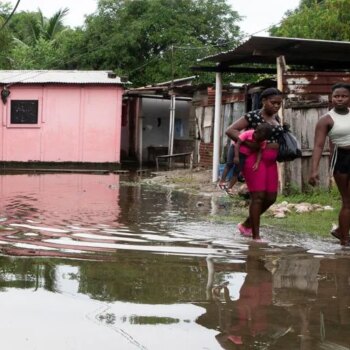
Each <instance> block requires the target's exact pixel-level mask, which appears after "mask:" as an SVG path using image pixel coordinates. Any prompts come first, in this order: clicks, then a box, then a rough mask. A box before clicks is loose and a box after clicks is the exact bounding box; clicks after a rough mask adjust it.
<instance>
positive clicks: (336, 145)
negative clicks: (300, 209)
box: [309, 83, 350, 246]
mask: <svg viewBox="0 0 350 350" xmlns="http://www.w3.org/2000/svg"><path fill="white" fill-rule="evenodd" d="M349 103H350V85H349V84H345V83H338V84H335V85H333V86H332V105H333V108H332V109H331V110H330V111H329V112H328V113H327V114H325V115H324V116H322V117H321V118H320V119H319V121H318V122H317V124H316V128H315V141H314V149H313V152H312V158H311V173H310V177H309V184H310V185H312V186H315V185H316V184H317V183H318V181H319V164H320V159H321V156H322V151H323V148H324V145H325V141H326V138H327V137H329V140H330V142H331V146H332V147H331V148H332V149H333V151H332V154H333V155H332V160H331V174H332V173H333V176H334V180H335V183H336V185H337V188H338V190H339V193H340V195H341V209H340V212H339V215H338V227H337V228H335V229H333V230H332V231H331V234H332V235H333V236H334V237H336V238H338V239H340V244H341V245H343V246H349V245H350V237H349V230H350V109H349V107H348V106H349Z"/></svg>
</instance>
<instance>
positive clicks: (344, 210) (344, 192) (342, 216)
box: [334, 173, 350, 245]
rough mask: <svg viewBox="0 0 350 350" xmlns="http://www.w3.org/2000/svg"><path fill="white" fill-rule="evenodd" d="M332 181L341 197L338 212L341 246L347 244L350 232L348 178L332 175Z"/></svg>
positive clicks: (349, 178)
mask: <svg viewBox="0 0 350 350" xmlns="http://www.w3.org/2000/svg"><path fill="white" fill-rule="evenodd" d="M334 180H335V183H336V184H337V187H338V190H339V192H340V195H341V200H342V206H341V208H340V211H339V216H338V220H339V227H338V229H337V231H338V233H339V234H340V237H341V238H340V242H341V244H342V245H347V244H349V230H350V176H349V175H348V174H339V173H338V174H334Z"/></svg>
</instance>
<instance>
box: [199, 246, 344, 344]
mask: <svg viewBox="0 0 350 350" xmlns="http://www.w3.org/2000/svg"><path fill="white" fill-rule="evenodd" d="M271 253H273V252H271V251H270V252H269V253H268V254H266V251H264V250H263V249H261V247H258V249H257V247H256V246H254V245H252V246H250V249H249V251H248V253H247V258H246V264H245V269H244V272H243V274H244V275H245V278H244V280H243V281H242V278H241V277H242V271H241V268H240V266H237V267H236V268H235V269H234V270H235V271H234V272H228V271H227V267H226V266H225V267H224V268H223V267H221V266H220V264H219V265H217V266H216V268H215V269H213V268H211V269H209V271H214V272H213V274H214V275H218V276H221V282H220V283H215V282H213V284H212V289H211V295H210V298H209V300H208V301H207V302H206V303H203V304H202V305H203V306H204V307H205V309H206V312H205V313H204V314H203V315H201V316H200V317H199V318H198V319H197V322H198V323H199V324H201V325H204V326H206V327H208V328H212V329H216V330H218V331H219V334H217V335H216V339H217V342H218V343H219V344H220V345H221V346H222V348H223V349H241V348H244V349H302V350H310V349H349V348H350V335H349V333H348V332H347V329H348V327H349V325H350V289H349V281H350V259H349V258H348V257H346V258H340V259H325V258H315V257H313V256H310V255H308V254H300V253H298V254H297V255H295V254H288V251H285V252H284V253H283V254H271ZM289 253H291V252H289ZM214 265H215V263H214ZM230 275H231V279H230V278H229V276H230ZM218 276H216V277H215V276H209V280H212V281H215V278H218ZM223 280H224V282H222V281H223ZM237 290H239V292H238V293H237Z"/></svg>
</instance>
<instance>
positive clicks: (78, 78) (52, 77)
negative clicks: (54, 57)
mask: <svg viewBox="0 0 350 350" xmlns="http://www.w3.org/2000/svg"><path fill="white" fill-rule="evenodd" d="M108 73H110V72H109V71H93V70H92V71H81V70H0V84H6V85H8V84H11V85H13V84H112V85H121V84H122V82H121V79H120V77H118V76H116V77H115V78H109V77H108Z"/></svg>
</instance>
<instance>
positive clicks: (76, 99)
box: [0, 85, 123, 163]
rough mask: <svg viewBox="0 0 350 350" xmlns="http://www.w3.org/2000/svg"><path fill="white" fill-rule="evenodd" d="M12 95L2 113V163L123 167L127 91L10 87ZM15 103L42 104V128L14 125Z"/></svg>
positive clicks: (97, 87)
mask: <svg viewBox="0 0 350 350" xmlns="http://www.w3.org/2000/svg"><path fill="white" fill-rule="evenodd" d="M10 91H11V95H10V97H9V98H8V100H7V103H6V104H5V105H4V104H2V109H1V120H2V127H1V133H0V137H1V141H0V156H1V159H0V160H1V161H21V162H26V161H41V162H98V163H100V162H101V163H102V162H111V163H119V162H120V138H121V135H120V133H121V109H122V106H121V101H122V93H123V88H122V87H121V86H115V85H113V86H112V85H111V86H101V85H99V86H86V85H84V86H80V85H76V86H75V85H59V86H55V85H52V86H50V85H47V86H40V87H39V86H10ZM11 100H38V101H39V112H38V124H35V125H29V124H11V123H10V115H11ZM0 103H1V102H0Z"/></svg>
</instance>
